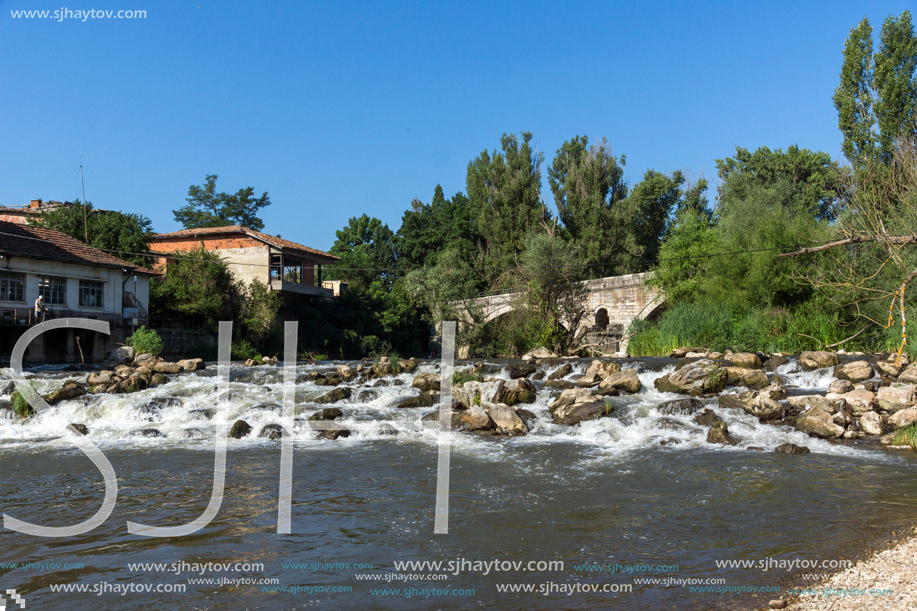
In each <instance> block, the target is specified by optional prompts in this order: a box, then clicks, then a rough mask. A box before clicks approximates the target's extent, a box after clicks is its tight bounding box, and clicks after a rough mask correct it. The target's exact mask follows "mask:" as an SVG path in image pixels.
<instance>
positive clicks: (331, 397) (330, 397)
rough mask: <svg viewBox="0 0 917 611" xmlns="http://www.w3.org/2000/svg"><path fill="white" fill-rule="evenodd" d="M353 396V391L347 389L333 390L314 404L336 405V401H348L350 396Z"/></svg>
mask: <svg viewBox="0 0 917 611" xmlns="http://www.w3.org/2000/svg"><path fill="white" fill-rule="evenodd" d="M352 394H353V391H352V390H350V389H349V388H340V387H339V388H335V389H334V390H332V391H331V392H329V393H326V394H324V395H322V396H321V397H319V398H318V399H316V400H315V403H337V402H338V401H343V400H344V399H349V398H350V395H352Z"/></svg>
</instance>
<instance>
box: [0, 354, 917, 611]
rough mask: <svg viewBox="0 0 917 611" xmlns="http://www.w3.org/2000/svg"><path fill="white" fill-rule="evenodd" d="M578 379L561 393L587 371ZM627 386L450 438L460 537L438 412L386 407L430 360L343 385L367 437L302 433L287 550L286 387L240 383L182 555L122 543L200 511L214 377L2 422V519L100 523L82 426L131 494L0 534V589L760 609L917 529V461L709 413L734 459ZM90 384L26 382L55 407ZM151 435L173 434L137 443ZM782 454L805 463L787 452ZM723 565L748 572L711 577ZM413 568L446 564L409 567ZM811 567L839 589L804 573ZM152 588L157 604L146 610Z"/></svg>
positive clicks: (786, 369) (163, 598)
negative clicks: (71, 427)
mask: <svg viewBox="0 0 917 611" xmlns="http://www.w3.org/2000/svg"><path fill="white" fill-rule="evenodd" d="M337 364H338V363H324V364H319V365H306V364H300V365H298V368H297V374H298V379H300V380H301V381H300V383H299V384H298V387H297V399H298V407H297V415H298V416H300V415H301V416H303V417H305V416H308V415H309V414H311V413H313V412H315V411H317V410H319V409H320V406H316V405H313V404H312V403H310V400H311V399H314V398H315V397H318V396H319V395H321V394H323V393H324V392H327V391H328V390H329V388H327V387H318V386H314V385H313V384H312V383H311V382H310V381H308V373H309V372H310V371H314V370H322V371H324V370H327V369H329V368H330V367H333V366H334V365H337ZM506 364H507V363H506V362H504V361H494V362H493V363H492V367H491V369H492V370H493V372H494V373H493V375H495V376H496V377H502V378H505V379H508V373H507V371H506V369H505V365H506ZM573 364H574V371H573V372H572V373H571V374H570V375H569V376H568V378H569V379H575V378H576V377H578V376H580V375H582V373H583V372H584V370H585V368H586V366H587V365H588V361H573ZM351 365H354V366H356V364H355V363H351ZM459 366H461V364H459ZM623 366H624V368H625V369H627V368H633V369H636V370H637V372H638V374H639V377H640V380H641V382H642V383H643V390H642V391H641V392H640V393H638V394H636V395H633V396H622V397H614V398H613V402H614V404H615V413H614V415H613V417H609V418H603V419H600V420H595V421H591V422H585V423H581V424H579V425H576V426H572V427H569V426H563V425H555V424H552V423H551V419H550V417H549V415H548V410H547V406H548V404H549V403H550V400H551V399H550V395H551V394H557V393H558V392H559V391H554V392H553V393H550V392H548V389H543V390H542V389H541V384H542V383H541V382H536V386H538V387H539V393H538V398H537V400H536V402H535V403H534V404H532V405H528V406H525V407H526V409H529V410H530V411H532V412H533V413H534V414H535V415H536V416H537V419H536V420H535V422H534V423H533V425H532V430H531V431H530V433H529V434H528V435H525V436H522V437H513V438H493V437H479V436H475V435H472V434H469V433H466V432H449V433H443V434H442V435H444V436H445V437H446V439H448V440H449V441H450V442H451V462H450V470H449V474H450V479H449V492H450V497H449V498H450V503H449V531H448V533H447V534H434V532H433V531H434V517H435V502H436V486H437V474H438V471H437V465H438V463H437V460H438V445H437V441H438V438H439V435H440V433H438V432H437V431H435V430H431V429H429V428H424V427H422V426H419V425H420V422H421V421H420V419H421V417H422V416H423V415H424V414H427V413H429V412H430V411H431V410H432V408H429V407H427V408H398V407H395V405H396V404H397V402H398V401H399V400H401V399H403V398H405V397H410V396H414V395H417V394H418V393H419V391H417V390H416V389H413V388H411V381H412V379H413V377H414V375H416V374H417V373H421V372H427V373H436V372H437V371H438V364H437V363H436V362H431V361H424V362H422V363H421V366H420V367H419V368H418V370H417V371H416V372H414V373H412V374H401V375H397V376H391V377H389V378H388V379H387V383H389V384H391V383H400V384H401V385H397V386H396V385H388V386H377V387H374V386H372V385H371V384H372V383H371V382H370V383H363V384H358V383H355V382H354V383H350V384H345V386H351V387H353V390H354V392H353V395H352V397H351V398H349V399H345V400H343V401H341V402H339V403H337V404H335V405H334V407H338V408H340V409H341V410H342V411H343V413H344V419H343V420H342V421H341V424H342V426H344V427H348V426H350V427H351V428H352V429H353V430H354V434H352V435H351V436H350V437H348V438H341V439H337V440H335V441H330V440H325V439H315V436H316V433H315V432H314V431H313V430H311V429H310V428H309V427H308V424H307V423H306V422H304V421H297V428H296V435H295V443H294V456H293V501H292V533H290V534H282V535H281V534H277V516H278V486H279V484H278V482H279V476H280V462H281V461H280V442H279V441H272V440H269V439H264V438H259V437H257V434H258V432H259V431H260V430H261V429H262V427H264V426H265V425H268V424H276V423H278V422H279V421H280V420H279V419H280V411H279V410H280V407H279V406H280V403H281V397H282V381H283V372H282V368H281V367H253V368H245V367H242V366H241V365H238V364H236V365H233V370H232V379H231V383H230V392H231V401H230V402H229V405H228V407H227V410H228V414H227V418H226V420H227V422H228V423H232V422H233V421H235V420H237V419H244V420H245V421H247V422H248V423H249V424H250V425H251V426H252V427H253V433H252V435H251V436H250V437H246V438H243V439H239V440H235V439H230V440H229V441H228V448H229V452H228V461H227V465H228V466H227V476H226V492H225V498H224V500H223V502H222V507H221V508H220V511H219V513H218V515H217V516H216V518H215V519H214V520H213V521H212V522H211V523H210V524H209V525H208V526H206V527H204V528H203V529H202V530H200V531H199V532H197V533H195V534H193V535H189V536H186V537H179V538H146V537H141V536H138V535H133V534H130V533H128V531H127V528H126V522H127V521H132V522H140V523H143V524H149V525H157V526H171V525H178V524H183V523H186V522H190V521H192V520H194V519H195V518H197V517H198V516H199V515H200V514H201V513H202V512H203V510H204V508H205V507H206V506H207V503H208V498H209V495H210V490H211V486H212V477H213V466H214V458H213V454H214V431H215V430H217V423H216V422H215V420H214V419H213V411H212V410H213V409H214V407H215V406H216V404H217V400H218V397H219V392H220V389H219V386H218V384H217V380H218V379H217V376H216V367H210V368H208V369H206V370H204V371H201V372H195V373H191V374H184V375H179V376H175V377H173V378H172V379H171V380H170V381H169V382H168V383H167V384H165V385H162V386H159V387H156V388H151V389H148V390H145V391H141V392H139V393H134V394H130V395H104V394H103V395H87V396H86V397H81V398H78V399H75V400H72V401H67V402H64V403H61V404H59V405H57V406H55V407H54V408H53V409H52V411H50V412H46V413H44V414H41V415H39V416H36V417H34V418H32V419H30V420H29V421H26V422H24V423H21V422H18V421H14V420H12V419H9V418H7V419H0V465H2V469H0V510H2V512H3V513H4V514H8V515H10V516H14V517H16V518H18V519H20V520H25V521H29V522H35V523H38V524H42V525H53V526H62V525H68V524H74V523H76V522H79V521H82V520H84V519H87V518H88V517H90V516H92V515H93V514H94V513H95V512H96V510H97V509H98V507H99V505H100V503H101V500H102V497H103V494H104V484H103V481H102V477H101V475H100V473H99V471H98V470H97V469H96V468H95V467H94V466H93V464H92V463H91V462H90V461H89V459H88V458H86V457H85V456H84V455H83V454H82V453H81V452H79V451H78V450H77V449H76V448H75V446H74V445H73V443H72V437H71V434H70V433H67V432H66V431H65V427H66V426H67V424H70V423H81V424H85V425H86V426H87V427H88V429H89V439H90V440H92V441H93V442H94V443H95V444H96V445H97V446H98V447H99V448H100V449H101V450H102V451H103V452H104V454H105V456H107V458H108V459H109V461H110V462H111V464H112V465H113V467H114V469H115V471H116V473H117V476H118V484H119V496H118V503H117V506H116V508H115V510H114V511H113V513H112V514H111V516H110V517H109V518H108V519H107V520H106V521H105V523H104V524H102V525H101V526H99V527H98V528H96V529H95V530H93V531H92V532H89V533H86V534H83V535H79V536H75V537H65V538H58V539H52V538H39V537H34V536H30V535H25V534H21V533H18V532H13V531H11V530H9V529H0V533H2V534H0V542H3V545H2V547H0V589H2V590H7V589H15V590H16V592H17V594H18V595H21V596H23V597H24V600H25V601H27V603H28V608H30V609H56V608H61V609H64V608H71V609H72V608H79V609H106V610H121V609H162V608H176V609H202V610H203V609H208V610H209V609H268V608H270V609H277V608H288V609H306V608H327V609H405V608H408V609H428V608H439V609H453V608H466V609H467V608H472V609H474V608H479V609H519V608H526V609H548V608H550V609H558V608H560V609H579V608H605V609H710V608H724V609H727V608H741V607H747V608H756V607H761V606H766V605H767V602H768V600H770V599H773V598H779V597H780V596H781V590H782V589H784V588H786V587H787V586H789V585H790V584H793V583H800V579H802V578H803V576H804V574H807V573H809V574H811V573H818V572H827V571H828V567H829V565H831V564H832V563H834V562H836V561H837V560H840V559H844V558H849V557H850V556H851V555H852V554H854V553H856V552H858V551H860V550H862V549H863V548H865V547H868V546H871V545H872V544H874V543H875V542H877V541H881V540H883V538H884V537H885V536H886V535H887V534H888V533H891V532H892V531H896V532H900V531H901V530H902V529H906V528H908V527H909V526H910V524H911V522H912V521H913V519H914V515H915V512H914V509H915V507H917V477H915V476H917V458H915V455H914V453H894V452H891V451H886V450H882V449H880V448H879V447H878V446H877V445H875V444H870V443H865V442H860V443H849V442H845V443H829V442H827V441H823V440H818V439H814V438H810V437H808V436H807V435H805V434H803V433H800V432H798V431H794V430H792V429H790V428H789V427H776V426H771V425H764V424H760V423H758V421H757V420H756V419H755V418H753V417H751V416H749V415H747V414H745V413H744V412H741V411H739V410H733V409H720V408H719V407H718V406H717V402H716V400H715V399H708V400H705V403H707V404H709V405H708V407H711V408H712V409H713V410H714V411H715V412H716V413H717V414H718V415H719V416H720V417H721V418H723V419H724V420H726V421H727V423H728V424H729V431H730V433H731V434H732V435H734V436H736V437H737V438H739V439H740V443H739V444H738V445H737V446H734V447H732V446H721V445H711V444H708V443H707V442H706V429H705V428H704V427H701V426H699V425H697V424H695V423H694V422H693V421H692V420H691V419H690V418H689V417H681V416H666V417H665V418H663V417H661V416H660V414H659V413H658V411H657V409H656V407H657V406H658V405H659V404H660V403H661V402H662V401H665V400H669V399H675V398H679V397H678V396H677V395H673V394H669V393H661V392H658V391H656V390H655V389H654V388H653V384H652V382H653V380H654V379H655V378H656V377H658V376H660V375H662V374H664V373H666V372H669V371H672V369H673V368H674V363H673V362H672V361H669V360H667V359H644V360H635V359H631V360H627V361H625V362H624V364H623ZM554 367H556V365H552V366H548V367H546V368H545V372H546V373H550V371H551V369H552V368H554ZM0 372H2V374H3V377H8V376H9V370H2V371H0ZM778 373H780V374H781V375H783V376H784V377H785V381H786V382H787V384H788V385H789V386H790V387H791V389H792V390H793V391H795V392H803V391H812V392H822V393H823V392H824V391H825V390H826V389H827V386H828V384H829V383H830V382H831V381H832V380H833V377H832V376H831V372H830V370H820V371H815V372H805V371H801V370H800V369H799V366H798V363H797V362H796V361H795V360H792V361H791V362H790V363H789V364H787V365H783V366H781V368H780V369H779V371H778ZM86 375H87V374H86V373H85V372H83V373H80V372H68V371H62V370H60V369H56V368H42V369H40V370H33V371H31V372H29V373H28V376H29V377H30V379H31V380H32V382H33V383H34V385H35V386H36V388H37V390H39V392H42V393H44V392H46V391H49V390H52V389H54V388H56V387H59V386H60V385H61V384H62V383H63V382H64V381H65V380H67V379H75V380H80V381H82V380H85V378H86ZM396 380H397V382H396ZM737 390H738V389H732V388H730V389H727V392H736V391H737ZM166 398H171V400H167V399H166ZM321 407H324V406H321ZM208 410H209V411H208ZM366 421H385V422H388V423H390V424H391V425H392V426H393V427H394V428H395V429H397V430H398V434H397V435H393V434H391V432H392V431H391V430H389V429H386V428H384V427H381V426H365V425H366V424H367V422H366ZM380 424H381V423H380ZM360 425H364V426H360ZM150 429H155V430H157V431H159V432H160V433H161V434H162V437H144V436H140V435H141V434H138V431H147V432H146V433H144V434H146V435H150V434H153V433H151V432H149V431H150ZM663 442H664V443H663ZM785 442H791V443H795V444H797V445H800V446H805V447H808V448H809V449H810V450H811V453H810V454H805V455H786V454H780V453H775V452H774V451H773V450H774V448H775V447H776V446H777V445H779V444H781V443H785ZM730 560H732V561H743V560H744V561H748V562H752V563H754V564H755V566H754V567H749V568H738V567H728V566H722V567H720V566H718V562H719V563H720V564H723V563H724V562H725V561H730ZM405 561H416V562H434V563H435V562H441V563H442V564H441V565H440V566H439V567H438V568H437V567H436V566H435V565H432V566H431V565H416V566H413V567H412V566H398V567H396V564H395V563H396V562H399V563H400V562H405ZM809 561H815V562H817V563H819V564H820V565H821V566H823V567H825V568H811V567H801V566H800V564H802V563H804V562H809ZM791 562H792V563H795V566H793V567H790V569H789V570H788V568H786V565H787V564H788V563H791ZM24 563H32V564H33V566H23V564H24ZM207 563H211V565H210V566H209V567H208V566H206V565H207ZM530 563H531V564H530ZM781 563H782V564H781ZM16 564H19V566H16V567H15V568H14V567H13V565H16ZM223 564H227V565H231V566H215V565H223ZM141 565H146V566H141ZM157 565H159V566H157ZM202 565H203V566H202ZM356 565H360V566H356ZM764 568H768V570H763V569H764ZM443 576H445V577H443ZM653 579H656V580H659V581H658V582H657V583H647V581H649V580H653ZM201 580H205V581H206V580H210V581H209V583H202V582H201ZM708 580H713V581H712V582H707V583H704V582H706V581H708ZM686 582H688V583H689V584H690V585H682V584H685V583H686ZM666 584H668V585H666ZM64 587H69V588H70V589H71V590H74V589H83V590H85V591H84V592H77V591H70V592H62V591H60V590H61V588H64ZM701 587H706V588H708V591H699V589H700V588H701ZM146 588H151V589H153V590H154V591H151V592H143V591H138V590H143V589H146ZM282 588H286V589H287V591H286V592H281V591H278V590H280V589H282ZM743 588H744V589H745V591H744V592H742V591H740V590H742V589H743ZM54 589H56V590H58V591H52V590H54ZM129 589H131V590H133V591H126V590H129ZM156 589H159V590H160V591H159V592H156V591H155V590H156ZM513 589H515V590H516V591H515V592H513V591H512V590H513ZM525 589H530V590H531V591H529V592H526V591H525ZM166 590H173V591H166ZM181 590H183V591H181ZM590 590H595V591H590ZM603 590H604V591H603ZM628 590H629V591H628ZM751 590H756V591H754V592H752V591H751ZM765 590H769V591H765ZM0 604H2V603H0ZM8 608H15V607H8Z"/></svg>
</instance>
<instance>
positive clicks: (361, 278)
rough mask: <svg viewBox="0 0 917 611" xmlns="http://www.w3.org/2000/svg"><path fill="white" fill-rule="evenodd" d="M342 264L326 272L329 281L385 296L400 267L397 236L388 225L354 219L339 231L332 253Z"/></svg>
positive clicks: (368, 219)
mask: <svg viewBox="0 0 917 611" xmlns="http://www.w3.org/2000/svg"><path fill="white" fill-rule="evenodd" d="M329 252H330V253H331V254H333V255H337V256H338V257H340V258H341V260H340V261H338V262H337V263H335V264H334V265H331V266H329V267H327V268H326V271H327V273H328V275H329V276H328V277H331V278H335V279H339V280H346V281H347V282H349V283H350V287H349V289H348V290H352V291H357V292H375V293H380V292H386V291H389V290H391V287H392V284H393V283H394V281H395V277H396V267H397V264H398V261H397V256H396V254H395V234H394V233H393V232H392V230H391V229H389V228H388V225H386V224H385V223H383V222H382V221H381V220H379V219H377V218H375V217H369V216H367V215H365V214H363V215H362V216H359V217H353V218H351V219H350V221H349V222H348V223H347V226H346V227H344V228H343V229H339V230H338V231H337V239H336V240H335V241H334V245H332V247H331V250H330V251H329Z"/></svg>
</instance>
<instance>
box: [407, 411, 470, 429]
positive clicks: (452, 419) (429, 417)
mask: <svg viewBox="0 0 917 611" xmlns="http://www.w3.org/2000/svg"><path fill="white" fill-rule="evenodd" d="M463 413H464V412H457V411H454V410H453V411H451V412H449V428H451V429H452V430H456V429H460V428H462V414H463ZM439 419H440V416H439V410H437V411H435V412H427V413H426V414H424V415H423V417H422V418H421V419H420V420H421V421H422V422H439ZM394 434H397V432H396V433H394Z"/></svg>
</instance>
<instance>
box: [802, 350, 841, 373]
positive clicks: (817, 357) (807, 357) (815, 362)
mask: <svg viewBox="0 0 917 611" xmlns="http://www.w3.org/2000/svg"><path fill="white" fill-rule="evenodd" d="M799 364H800V365H802V366H803V368H804V369H822V368H823V367H834V366H835V365H837V355H836V354H834V353H833V352H826V351H824V350H813V351H809V352H803V353H802V354H800V355H799Z"/></svg>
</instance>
